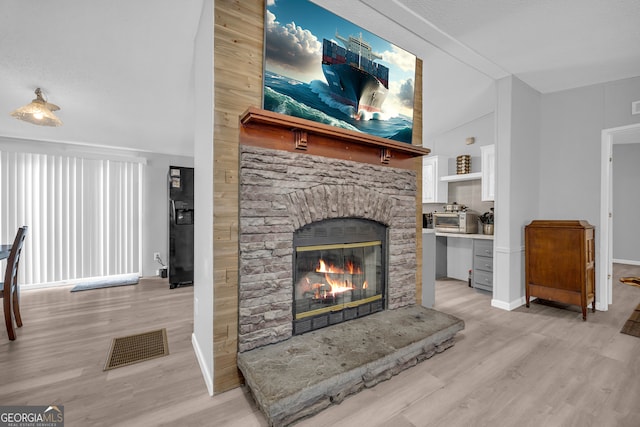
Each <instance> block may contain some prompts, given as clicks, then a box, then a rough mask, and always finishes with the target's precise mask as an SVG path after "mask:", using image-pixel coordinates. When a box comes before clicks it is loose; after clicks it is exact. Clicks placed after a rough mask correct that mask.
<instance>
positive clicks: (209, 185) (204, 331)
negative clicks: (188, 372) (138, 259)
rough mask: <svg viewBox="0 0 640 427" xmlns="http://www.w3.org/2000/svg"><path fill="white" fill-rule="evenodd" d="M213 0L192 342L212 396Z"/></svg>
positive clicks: (201, 124) (205, 13)
mask: <svg viewBox="0 0 640 427" xmlns="http://www.w3.org/2000/svg"><path fill="white" fill-rule="evenodd" d="M213 3H214V2H213V0H205V1H203V5H202V14H201V17H200V25H199V26H198V33H197V34H196V41H195V43H196V45H195V49H196V54H195V60H194V61H195V63H194V66H193V69H194V82H195V83H194V84H195V89H196V90H195V94H196V95H195V98H196V99H195V102H196V108H195V111H196V120H195V144H194V154H195V161H194V163H195V170H194V174H195V206H194V208H195V218H194V222H195V224H194V229H195V240H194V246H195V253H194V286H193V287H194V289H193V298H194V301H193V336H192V343H193V347H194V350H195V353H196V357H197V358H198V363H199V364H200V369H201V370H202V375H203V378H204V380H205V383H206V385H207V389H208V391H209V394H210V395H213V164H214V162H213V105H214V104H213V93H214V91H213V79H214V76H213V20H214V17H213Z"/></svg>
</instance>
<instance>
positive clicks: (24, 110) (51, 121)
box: [11, 88, 62, 126]
mask: <svg viewBox="0 0 640 427" xmlns="http://www.w3.org/2000/svg"><path fill="white" fill-rule="evenodd" d="M35 92H36V99H34V100H33V101H31V103H29V104H27V105H25V106H24V107H20V108H18V109H17V110H14V111H12V112H11V116H12V117H15V118H16V119H18V120H23V121H25V122H29V123H31V124H34V125H39V126H61V125H62V122H61V121H60V119H59V118H57V117H56V116H55V114H53V113H52V111H58V110H59V109H60V107H58V106H57V105H55V104H51V103H49V102H47V101H45V100H44V98H43V97H42V90H41V89H40V88H37V89H36V91H35Z"/></svg>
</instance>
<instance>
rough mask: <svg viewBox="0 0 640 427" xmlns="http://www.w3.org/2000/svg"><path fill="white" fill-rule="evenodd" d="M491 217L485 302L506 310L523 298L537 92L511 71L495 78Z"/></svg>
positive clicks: (533, 196) (536, 163)
mask: <svg viewBox="0 0 640 427" xmlns="http://www.w3.org/2000/svg"><path fill="white" fill-rule="evenodd" d="M497 87H498V90H497V93H498V101H497V109H496V202H495V212H496V223H495V230H494V231H495V235H494V291H493V300H492V301H491V304H492V305H493V306H495V307H499V308H503V309H507V310H512V309H514V308H516V307H518V306H520V305H522V304H523V303H524V302H525V301H524V226H525V225H526V224H528V223H529V222H530V221H531V219H532V218H534V217H535V216H536V211H537V208H538V204H539V203H538V194H539V190H538V188H539V184H538V182H539V177H540V175H541V173H542V172H541V171H540V158H539V153H538V141H539V129H540V93H539V92H537V91H535V90H534V89H532V88H531V87H529V86H528V85H526V84H525V83H523V82H522V81H521V80H519V79H517V78H516V77H507V78H504V79H501V80H499V81H498V86H497Z"/></svg>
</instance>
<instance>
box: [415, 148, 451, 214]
mask: <svg viewBox="0 0 640 427" xmlns="http://www.w3.org/2000/svg"><path fill="white" fill-rule="evenodd" d="M448 163H449V159H448V158H446V157H443V156H426V157H423V158H422V203H447V202H448V199H447V198H448V196H449V194H448V192H449V186H448V184H447V183H446V182H443V181H442V180H441V179H440V178H442V177H443V176H445V175H446V174H447V172H448V168H449V164H448Z"/></svg>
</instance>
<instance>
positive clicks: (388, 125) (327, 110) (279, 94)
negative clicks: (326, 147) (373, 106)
mask: <svg viewBox="0 0 640 427" xmlns="http://www.w3.org/2000/svg"><path fill="white" fill-rule="evenodd" d="M264 108H265V109H266V110H270V111H274V112H277V113H281V114H286V115H290V116H294V117H299V118H302V119H308V120H313V121H316V122H320V123H325V124H328V125H332V126H337V127H340V128H344V129H350V130H354V131H358V132H364V133H368V134H371V135H375V136H379V137H382V138H387V139H392V140H395V141H400V142H406V143H409V144H410V143H411V134H412V126H413V124H412V119H410V118H408V117H405V116H403V115H401V114H397V115H395V116H387V115H385V113H366V112H361V113H360V114H361V115H360V118H359V119H356V118H354V116H357V115H356V114H354V113H355V112H354V109H353V107H352V106H349V105H345V104H341V103H339V102H337V101H336V100H335V99H334V98H333V97H332V96H331V94H330V90H329V85H328V84H327V83H326V82H324V81H321V80H312V81H310V82H309V83H304V82H301V81H297V80H294V79H292V78H289V77H284V76H281V75H278V74H275V73H273V72H270V71H265V76H264Z"/></svg>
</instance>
